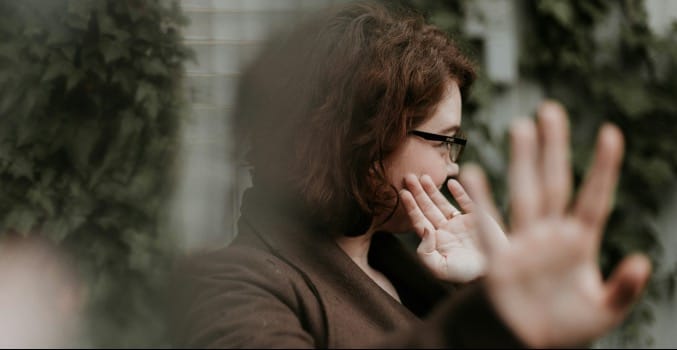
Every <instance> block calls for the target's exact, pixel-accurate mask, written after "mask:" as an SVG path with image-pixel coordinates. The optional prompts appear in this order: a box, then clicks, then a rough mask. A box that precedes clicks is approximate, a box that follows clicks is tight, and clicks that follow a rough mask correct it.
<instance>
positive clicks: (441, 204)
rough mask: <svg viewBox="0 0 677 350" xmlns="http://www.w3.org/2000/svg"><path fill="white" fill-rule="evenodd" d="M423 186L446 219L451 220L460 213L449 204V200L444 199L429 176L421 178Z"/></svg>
mask: <svg viewBox="0 0 677 350" xmlns="http://www.w3.org/2000/svg"><path fill="white" fill-rule="evenodd" d="M421 185H422V186H423V189H424V190H425V192H426V193H427V194H428V196H429V197H430V199H431V200H432V202H433V203H434V204H435V205H436V206H437V208H439V210H440V212H442V215H443V216H444V217H445V218H451V217H453V216H454V215H455V214H456V213H460V211H459V210H458V209H456V208H455V207H454V206H453V205H452V204H451V203H449V200H447V198H446V197H444V195H443V194H442V192H440V190H439V189H437V186H435V183H434V182H433V179H432V178H430V176H428V175H423V176H421ZM459 204H460V203H459ZM461 207H463V206H461ZM464 210H465V208H464Z"/></svg>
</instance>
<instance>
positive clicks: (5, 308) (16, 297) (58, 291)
mask: <svg viewBox="0 0 677 350" xmlns="http://www.w3.org/2000/svg"><path fill="white" fill-rule="evenodd" d="M0 281H2V283H1V284H0V310H1V311H0V348H64V347H74V346H77V345H79V344H80V343H81V341H82V338H81V337H82V336H83V334H82V333H81V321H82V310H83V306H84V301H85V296H86V293H85V290H84V286H83V284H82V283H81V281H80V279H79V277H78V276H77V275H76V274H75V271H74V270H73V268H72V266H71V264H70V261H68V260H67V259H66V257H65V256H64V255H63V254H62V253H61V252H60V251H59V250H58V248H57V247H55V246H53V245H51V244H50V243H49V242H47V241H45V240H42V239H38V238H31V237H28V238H26V237H5V238H3V239H0Z"/></svg>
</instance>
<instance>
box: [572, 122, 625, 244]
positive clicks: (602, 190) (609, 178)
mask: <svg viewBox="0 0 677 350" xmlns="http://www.w3.org/2000/svg"><path fill="white" fill-rule="evenodd" d="M622 157H623V135H622V134H621V132H620V130H619V129H618V128H617V127H615V126H613V125H611V124H606V125H604V126H603V127H602V129H601V130H600V132H599V136H598V138H597V146H596V149H595V158H594V161H593V164H592V167H591V168H590V170H589V172H588V174H587V176H586V178H585V182H584V183H583V186H582V187H581V190H580V193H579V195H578V197H577V198H576V205H575V207H574V213H573V214H574V216H576V217H577V218H578V219H579V220H581V222H582V223H583V224H584V225H585V226H586V227H587V228H588V229H590V230H592V232H596V233H600V234H601V232H602V228H603V226H604V224H605V222H606V219H607V217H608V216H609V212H610V210H611V201H612V199H613V194H614V190H615V188H616V182H617V181H618V175H619V174H618V173H619V169H620V165H621V159H622Z"/></svg>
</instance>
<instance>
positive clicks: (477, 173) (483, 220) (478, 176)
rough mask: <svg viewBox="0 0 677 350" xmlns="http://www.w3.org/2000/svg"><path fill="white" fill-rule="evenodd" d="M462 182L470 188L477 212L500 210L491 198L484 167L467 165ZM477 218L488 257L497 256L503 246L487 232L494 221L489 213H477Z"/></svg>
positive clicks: (462, 175) (480, 236) (462, 172)
mask: <svg viewBox="0 0 677 350" xmlns="http://www.w3.org/2000/svg"><path fill="white" fill-rule="evenodd" d="M460 178H461V182H462V183H463V185H464V186H465V188H466V189H467V190H468V193H469V195H470V198H472V200H473V201H474V203H475V204H474V205H475V213H478V212H485V213H491V212H498V211H497V210H496V208H495V207H494V206H493V200H492V199H491V191H490V189H489V185H488V183H487V181H486V177H485V176H484V172H483V171H482V169H481V168H480V167H478V166H476V165H473V164H469V165H466V166H465V167H464V168H463V170H462V171H461V176H460ZM475 219H476V220H477V227H478V229H479V231H480V232H481V233H482V234H479V235H477V236H478V237H479V239H480V243H481V244H482V248H483V250H484V252H485V253H486V255H487V257H488V259H491V257H492V256H495V254H496V252H497V251H498V250H499V249H501V248H503V247H502V246H501V245H500V244H499V242H498V241H497V240H494V239H489V237H488V236H489V235H487V234H486V233H488V232H491V231H492V229H493V227H492V222H491V218H490V217H489V216H488V215H475Z"/></svg>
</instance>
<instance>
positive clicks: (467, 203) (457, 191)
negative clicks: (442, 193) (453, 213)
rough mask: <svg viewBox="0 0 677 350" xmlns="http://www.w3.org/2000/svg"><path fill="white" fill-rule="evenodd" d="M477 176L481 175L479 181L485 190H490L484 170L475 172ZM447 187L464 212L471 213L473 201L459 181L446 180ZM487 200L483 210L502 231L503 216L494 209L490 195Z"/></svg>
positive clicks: (473, 208)
mask: <svg viewBox="0 0 677 350" xmlns="http://www.w3.org/2000/svg"><path fill="white" fill-rule="evenodd" d="M477 176H481V177H482V178H481V179H479V180H478V181H480V182H481V183H483V184H484V185H483V187H484V188H486V189H487V192H491V191H490V190H488V189H489V185H488V184H489V181H487V179H486V177H485V176H484V172H481V171H480V172H479V173H477ZM447 187H448V188H449V192H451V195H452V196H454V199H456V202H458V205H460V206H461V208H462V209H463V210H464V211H465V212H466V213H472V212H473V211H474V210H475V203H474V202H473V201H472V199H471V198H470V196H469V195H468V193H467V192H466V191H465V189H464V188H463V186H462V185H461V183H460V182H458V181H456V180H454V179H450V180H449V181H448V182H447ZM488 200H489V205H488V207H487V208H484V210H485V212H486V213H488V214H489V215H491V216H492V217H493V218H494V220H495V221H496V223H497V224H498V225H499V226H500V227H501V229H502V230H503V231H505V225H504V223H503V218H502V217H501V214H500V213H499V212H498V210H497V209H496V203H494V201H493V199H492V198H491V196H489V198H488Z"/></svg>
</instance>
